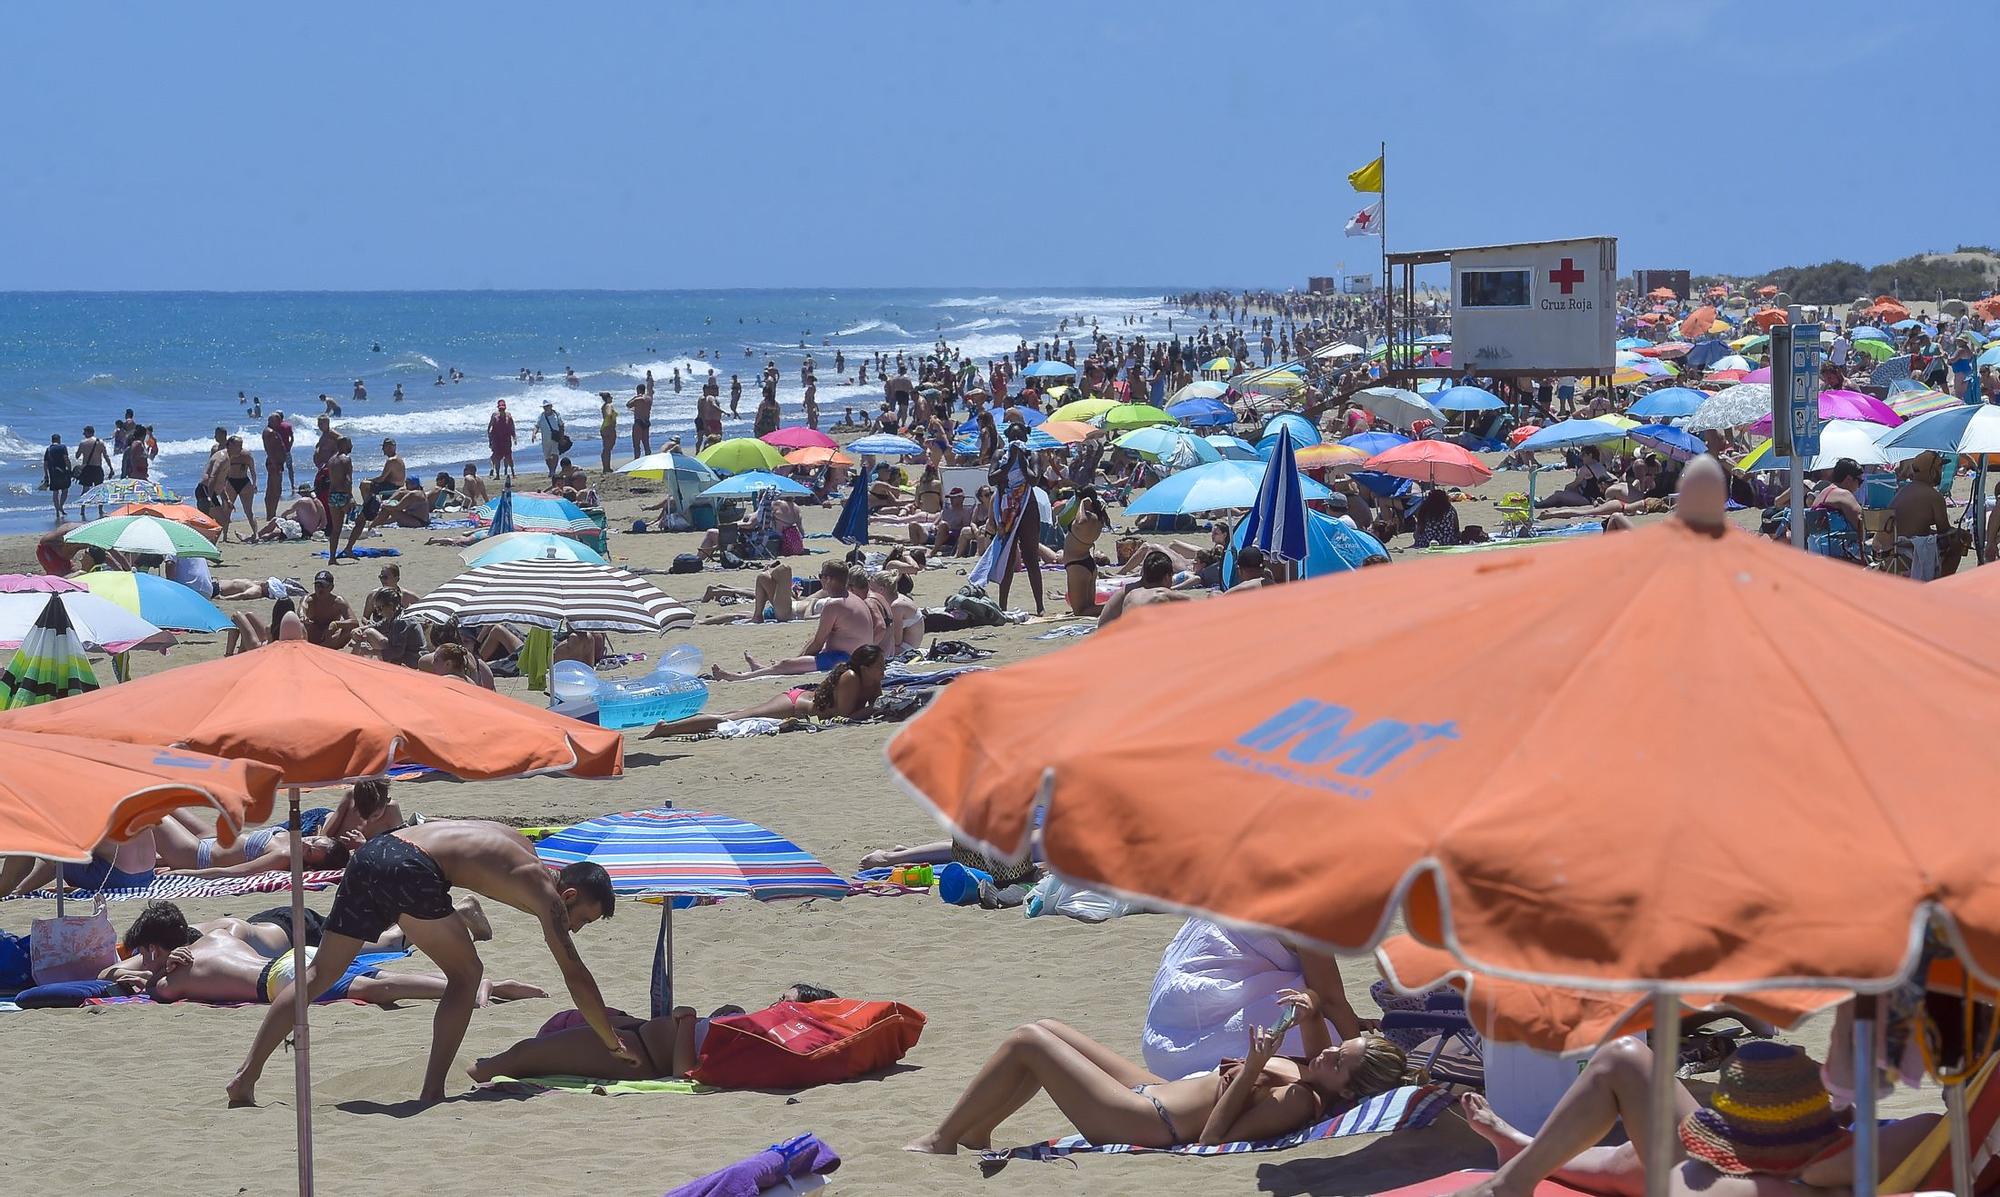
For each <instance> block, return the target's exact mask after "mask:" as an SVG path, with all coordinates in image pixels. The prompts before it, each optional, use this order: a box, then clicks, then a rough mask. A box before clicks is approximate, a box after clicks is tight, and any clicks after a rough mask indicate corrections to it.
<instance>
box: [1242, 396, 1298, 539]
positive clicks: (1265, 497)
mask: <svg viewBox="0 0 2000 1197" xmlns="http://www.w3.org/2000/svg"><path fill="white" fill-rule="evenodd" d="M1299 489H1300V488H1299V464H1298V461H1297V458H1296V456H1295V455H1294V453H1293V451H1292V430H1291V427H1290V425H1287V424H1280V425H1278V441H1277V444H1276V445H1274V446H1273V447H1272V449H1271V462H1270V467H1269V468H1268V469H1266V470H1265V471H1264V483H1263V485H1262V486H1260V487H1258V488H1257V502H1256V504H1255V505H1254V506H1252V507H1251V508H1250V513H1249V514H1248V515H1246V516H1244V517H1243V528H1244V532H1243V539H1244V541H1245V542H1246V543H1248V544H1254V545H1256V546H1257V547H1258V548H1260V549H1262V550H1264V551H1265V552H1267V553H1275V554H1276V555H1278V556H1280V557H1283V558H1284V559H1285V560H1287V561H1304V560H1305V559H1306V501H1305V498H1304V496H1302V495H1301V494H1300V493H1299Z"/></svg>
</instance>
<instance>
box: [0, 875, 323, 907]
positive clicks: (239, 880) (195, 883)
mask: <svg viewBox="0 0 2000 1197" xmlns="http://www.w3.org/2000/svg"><path fill="white" fill-rule="evenodd" d="M341 875H342V870H340V869H326V870H315V871H311V872H308V873H306V875H305V887H306V888H307V889H328V888H330V887H332V886H336V885H339V884H340V878H341ZM291 888H292V875H291V874H290V873H285V872H277V873H258V874H256V875H254V876H250V877H174V876H162V877H155V878H154V879H153V883H152V884H151V885H146V886H140V887H138V888H135V889H107V890H105V891H104V897H105V899H106V900H107V901H111V902H132V901H151V900H152V899H155V898H160V899H164V900H167V901H181V900H184V899H188V898H240V897H242V896H244V895H245V894H275V893H289V892H290V891H291ZM55 896H56V891H54V890H52V889H41V890H36V891H35V892H34V893H31V894H15V895H13V897H12V898H8V899H0V900H4V901H13V900H16V899H20V898H39V899H42V900H44V901H54V900H55Z"/></svg>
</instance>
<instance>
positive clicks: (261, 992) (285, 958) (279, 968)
mask: <svg viewBox="0 0 2000 1197" xmlns="http://www.w3.org/2000/svg"><path fill="white" fill-rule="evenodd" d="M318 951H319V949H317V948H307V949H306V963H307V964H311V963H312V961H313V956H314V955H315V954H317V952H318ZM295 975H297V974H296V971H295V970H294V969H293V968H292V954H291V953H290V952H286V953H285V954H284V955H282V956H280V957H278V958H277V959H276V960H273V961H271V963H269V964H267V965H265V966H264V971H263V972H261V973H258V974H257V996H258V997H260V998H262V999H263V1000H264V1001H267V1002H275V1001H277V1000H278V995H279V994H281V993H283V992H284V991H285V986H287V985H290V984H291V983H292V978H293V977H294V976H295ZM381 975H382V970H381V969H378V968H370V967H368V966H367V965H365V964H362V963H360V962H359V961H356V962H354V963H352V964H349V965H348V966H347V971H346V972H344V973H342V974H340V980H338V981H335V982H334V983H333V984H332V985H329V986H327V989H326V992H325V993H322V994H320V995H319V996H318V997H317V998H314V999H313V1000H314V1001H317V1002H337V1001H339V1000H340V999H342V998H344V997H346V996H347V990H348V987H349V986H351V985H353V984H354V982H355V981H356V980H358V979H359V978H361V977H379V976H381Z"/></svg>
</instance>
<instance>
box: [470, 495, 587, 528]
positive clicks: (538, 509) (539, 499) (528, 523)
mask: <svg viewBox="0 0 2000 1197" xmlns="http://www.w3.org/2000/svg"><path fill="white" fill-rule="evenodd" d="M503 503H504V504H506V512H505V514H506V519H504V520H503V519H502V518H501V516H502V511H501V504H503ZM479 522H480V523H482V524H485V525H487V527H488V529H489V534H490V535H494V536H498V535H501V534H503V533H506V532H595V531H597V521H596V520H593V519H591V518H590V516H589V515H587V514H585V512H584V510H583V508H581V507H578V506H577V505H576V504H575V503H572V502H570V501H569V500H568V499H565V498H563V497H562V496H561V495H545V494H540V493H537V492H534V491H515V490H512V489H508V490H503V491H501V492H500V497H499V498H497V499H493V500H491V501H489V502H488V503H486V505H485V506H483V507H481V508H480V509H479Z"/></svg>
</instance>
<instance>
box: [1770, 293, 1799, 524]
mask: <svg viewBox="0 0 2000 1197" xmlns="http://www.w3.org/2000/svg"><path fill="white" fill-rule="evenodd" d="M1791 356H1792V329H1791V326H1789V325H1784V324H1780V325H1778V326H1777V327H1776V328H1773V329H1772V330H1771V361H1772V362H1773V363H1789V362H1790V360H1791ZM1771 452H1773V453H1780V454H1783V455H1784V457H1785V459H1786V460H1787V461H1788V462H1790V465H1789V466H1788V467H1787V473H1786V476H1787V477H1788V478H1789V480H1790V481H1791V485H1790V486H1789V487H1787V488H1786V490H1785V494H1786V495H1787V496H1788V499H1789V505H1790V510H1791V519H1790V526H1791V529H1792V547H1793V548H1795V549H1803V548H1805V547H1806V470H1805V459H1804V457H1803V456H1801V453H1800V449H1799V446H1798V444H1797V442H1796V441H1794V440H1793V438H1792V375H1791V372H1790V370H1789V369H1786V368H1784V367H1783V365H1780V366H1779V367H1778V368H1775V369H1773V370H1772V371H1771Z"/></svg>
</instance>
